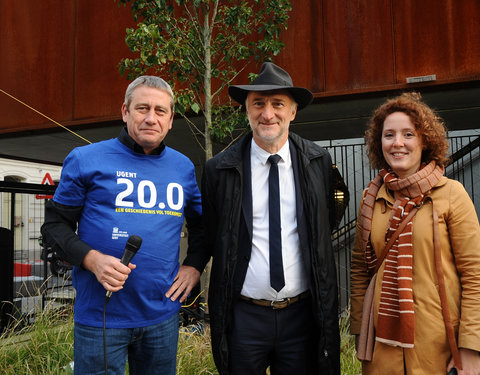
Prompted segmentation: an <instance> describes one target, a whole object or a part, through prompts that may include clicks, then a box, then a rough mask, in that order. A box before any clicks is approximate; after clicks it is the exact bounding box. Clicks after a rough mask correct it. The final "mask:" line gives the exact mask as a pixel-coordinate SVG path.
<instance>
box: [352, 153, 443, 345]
mask: <svg viewBox="0 0 480 375" xmlns="http://www.w3.org/2000/svg"><path fill="white" fill-rule="evenodd" d="M443 172H444V168H443V167H438V166H437V165H436V163H435V162H434V161H432V162H430V163H429V164H428V165H426V166H425V165H422V166H421V169H420V170H419V171H418V172H417V173H415V174H413V175H411V176H409V177H407V178H405V179H399V178H398V177H397V176H396V175H395V173H394V172H393V171H391V170H388V171H387V170H384V169H382V170H381V171H380V172H379V174H378V175H377V176H376V177H375V178H374V179H373V180H372V181H371V182H370V183H369V184H368V186H367V188H366V192H365V195H364V198H363V205H362V210H361V212H360V217H359V220H360V227H361V230H362V241H363V248H364V250H365V261H366V263H367V269H368V270H369V272H370V273H373V270H374V269H375V266H376V262H377V256H376V254H375V251H374V250H373V248H372V245H371V242H370V233H371V230H372V218H373V208H374V204H375V200H376V197H377V192H378V190H379V189H380V186H381V185H382V183H383V182H385V184H386V186H387V188H388V189H390V190H391V191H393V192H394V193H395V199H396V200H395V203H394V205H393V208H392V214H391V215H390V220H389V226H388V229H387V233H386V235H385V243H387V242H388V240H389V239H390V237H391V236H392V235H393V233H394V232H395V230H396V229H397V228H398V226H399V224H400V223H401V221H402V218H403V217H404V215H405V217H406V215H408V213H409V212H410V211H411V210H412V209H413V208H414V207H415V206H419V205H420V204H421V203H422V201H423V198H424V195H425V194H426V193H427V192H428V191H429V190H430V189H431V188H432V187H433V186H435V185H436V184H437V183H438V181H439V180H440V178H441V177H442V175H443ZM413 220H414V218H412V220H411V221H410V222H408V223H407V225H406V226H405V228H404V230H403V232H402V233H401V234H400V235H399V236H398V238H397V240H396V241H395V242H394V244H393V245H392V247H391V248H390V251H389V252H388V255H387V257H386V258H385V267H384V272H383V280H382V289H381V294H380V306H379V310H378V320H377V326H376V340H377V341H380V342H383V343H385V344H389V345H393V346H400V347H403V348H413V343H414V331H415V311H414V304H413V289H412V274H413V272H412V268H413Z"/></svg>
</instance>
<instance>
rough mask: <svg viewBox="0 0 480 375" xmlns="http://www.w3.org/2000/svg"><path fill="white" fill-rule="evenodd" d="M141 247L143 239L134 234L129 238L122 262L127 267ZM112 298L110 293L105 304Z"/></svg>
mask: <svg viewBox="0 0 480 375" xmlns="http://www.w3.org/2000/svg"><path fill="white" fill-rule="evenodd" d="M140 246H142V238H141V237H140V236H137V235H135V234H133V235H131V236H130V237H128V240H127V244H126V245H125V250H124V251H123V256H122V259H121V260H120V262H121V263H122V264H124V265H125V266H128V263H130V261H131V260H132V258H133V256H134V255H135V254H136V253H137V251H138V250H139V249H140ZM111 296H112V292H110V291H108V292H107V294H106V296H105V297H106V299H105V303H107V302H108V301H109V300H110V297H111Z"/></svg>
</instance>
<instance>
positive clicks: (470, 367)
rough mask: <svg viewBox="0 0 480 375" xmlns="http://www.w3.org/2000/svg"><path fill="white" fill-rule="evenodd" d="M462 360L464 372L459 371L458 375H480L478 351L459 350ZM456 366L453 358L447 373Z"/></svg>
mask: <svg viewBox="0 0 480 375" xmlns="http://www.w3.org/2000/svg"><path fill="white" fill-rule="evenodd" d="M458 351H459V352H460V358H461V360H462V367H463V370H458V375H480V355H479V353H478V352H477V351H475V350H471V349H466V348H459V349H458ZM453 367H455V366H454V363H453V358H452V359H450V363H449V364H448V366H447V372H448V371H450V370H451V369H452V368H453Z"/></svg>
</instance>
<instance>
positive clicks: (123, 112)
mask: <svg viewBox="0 0 480 375" xmlns="http://www.w3.org/2000/svg"><path fill="white" fill-rule="evenodd" d="M121 112H122V119H123V122H127V113H128V109H127V106H126V105H125V103H123V104H122V108H121Z"/></svg>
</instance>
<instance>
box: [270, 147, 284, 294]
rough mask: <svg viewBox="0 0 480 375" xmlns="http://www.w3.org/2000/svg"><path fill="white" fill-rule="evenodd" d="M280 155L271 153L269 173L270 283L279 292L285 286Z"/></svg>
mask: <svg viewBox="0 0 480 375" xmlns="http://www.w3.org/2000/svg"><path fill="white" fill-rule="evenodd" d="M280 159H281V157H280V156H279V155H276V154H275V155H271V156H270V157H269V158H268V161H269V162H270V173H269V175H268V217H269V223H268V228H269V242H270V285H271V286H272V288H273V289H275V290H276V291H277V292H279V291H280V290H281V289H282V288H283V287H284V286H285V278H284V276H283V261H282V228H281V220H280V187H279V180H278V161H279V160H280Z"/></svg>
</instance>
